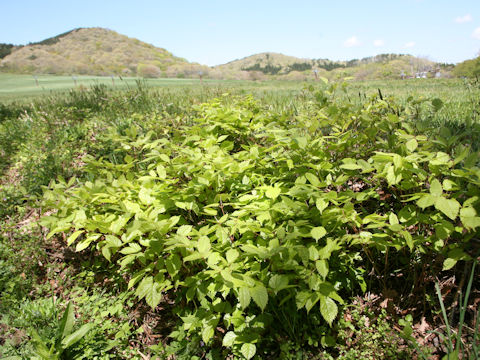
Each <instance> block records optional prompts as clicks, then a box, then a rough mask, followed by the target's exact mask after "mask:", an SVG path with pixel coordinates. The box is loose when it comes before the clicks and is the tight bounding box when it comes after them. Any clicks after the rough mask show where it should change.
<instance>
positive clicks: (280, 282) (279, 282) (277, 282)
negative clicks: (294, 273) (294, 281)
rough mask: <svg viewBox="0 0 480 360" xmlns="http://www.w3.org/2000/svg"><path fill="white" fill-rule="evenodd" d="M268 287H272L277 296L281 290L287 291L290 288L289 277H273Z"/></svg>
mask: <svg viewBox="0 0 480 360" xmlns="http://www.w3.org/2000/svg"><path fill="white" fill-rule="evenodd" d="M268 286H270V287H271V288H272V289H273V291H274V292H275V294H276V293H278V292H279V291H280V290H283V289H286V288H287V287H288V277H287V276H285V275H278V274H276V275H273V276H272V277H271V278H270V280H269V282H268Z"/></svg>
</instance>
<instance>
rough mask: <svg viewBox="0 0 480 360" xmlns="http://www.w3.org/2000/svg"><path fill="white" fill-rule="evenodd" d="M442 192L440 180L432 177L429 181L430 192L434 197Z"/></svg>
mask: <svg viewBox="0 0 480 360" xmlns="http://www.w3.org/2000/svg"><path fill="white" fill-rule="evenodd" d="M442 193H443V188H442V184H440V181H438V180H437V179H433V180H432V182H431V183H430V194H432V195H433V196H435V197H438V196H442Z"/></svg>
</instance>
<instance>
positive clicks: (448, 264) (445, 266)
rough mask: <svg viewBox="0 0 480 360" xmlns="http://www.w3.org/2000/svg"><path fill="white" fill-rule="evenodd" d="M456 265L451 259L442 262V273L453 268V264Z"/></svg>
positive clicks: (455, 261)
mask: <svg viewBox="0 0 480 360" xmlns="http://www.w3.org/2000/svg"><path fill="white" fill-rule="evenodd" d="M456 263H457V260H455V259H453V258H446V259H445V260H444V261H443V268H442V270H443V271H446V270H450V269H451V268H453V267H454V266H455V264H456Z"/></svg>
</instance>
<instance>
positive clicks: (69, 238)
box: [67, 230, 85, 246]
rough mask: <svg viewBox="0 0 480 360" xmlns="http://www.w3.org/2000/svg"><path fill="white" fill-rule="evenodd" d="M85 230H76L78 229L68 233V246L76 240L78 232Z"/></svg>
mask: <svg viewBox="0 0 480 360" xmlns="http://www.w3.org/2000/svg"><path fill="white" fill-rule="evenodd" d="M84 232H85V230H78V231H75V232H74V233H73V234H72V235H70V236H69V237H68V239H67V245H68V246H70V245H72V244H73V242H74V241H75V240H77V238H78V237H79V236H80V234H82V233H84Z"/></svg>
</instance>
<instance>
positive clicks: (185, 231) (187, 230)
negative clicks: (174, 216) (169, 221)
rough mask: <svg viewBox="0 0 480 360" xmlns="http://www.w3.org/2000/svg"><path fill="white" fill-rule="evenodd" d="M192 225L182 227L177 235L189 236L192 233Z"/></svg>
mask: <svg viewBox="0 0 480 360" xmlns="http://www.w3.org/2000/svg"><path fill="white" fill-rule="evenodd" d="M192 229H193V226H192V225H182V226H180V227H179V228H178V229H177V234H178V235H182V236H187V235H188V234H190V233H191V232H192Z"/></svg>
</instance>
